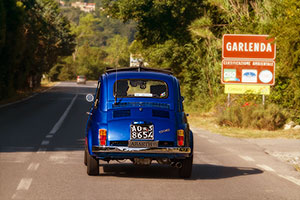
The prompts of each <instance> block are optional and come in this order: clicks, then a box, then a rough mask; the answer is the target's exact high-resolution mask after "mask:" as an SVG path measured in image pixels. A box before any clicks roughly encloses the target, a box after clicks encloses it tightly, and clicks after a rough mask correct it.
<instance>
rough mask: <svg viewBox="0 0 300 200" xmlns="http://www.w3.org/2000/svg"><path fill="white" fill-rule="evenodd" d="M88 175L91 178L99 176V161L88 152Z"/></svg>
mask: <svg viewBox="0 0 300 200" xmlns="http://www.w3.org/2000/svg"><path fill="white" fill-rule="evenodd" d="M87 174H88V175H90V176H97V175H99V160H98V159H96V158H94V157H93V156H91V155H90V154H89V153H88V152H87Z"/></svg>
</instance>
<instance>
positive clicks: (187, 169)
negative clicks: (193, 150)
mask: <svg viewBox="0 0 300 200" xmlns="http://www.w3.org/2000/svg"><path fill="white" fill-rule="evenodd" d="M192 169H193V156H191V157H188V158H186V159H185V160H183V161H182V167H181V168H180V169H179V177H180V178H190V177H191V175H192Z"/></svg>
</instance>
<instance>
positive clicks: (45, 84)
mask: <svg viewBox="0 0 300 200" xmlns="http://www.w3.org/2000/svg"><path fill="white" fill-rule="evenodd" d="M56 83H57V82H49V81H46V80H44V81H42V82H41V86H40V87H38V88H35V89H33V90H30V89H28V90H18V91H16V93H15V94H14V95H13V96H11V97H8V98H5V99H3V100H1V101H0V105H5V104H9V103H13V102H16V101H20V100H22V99H25V98H27V97H29V96H31V95H33V94H35V93H39V92H42V91H44V90H46V89H48V88H50V87H52V86H54V85H55V84H56Z"/></svg>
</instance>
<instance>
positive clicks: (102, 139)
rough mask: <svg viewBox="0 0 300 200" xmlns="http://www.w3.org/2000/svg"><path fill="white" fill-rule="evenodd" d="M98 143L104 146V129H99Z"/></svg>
mask: <svg viewBox="0 0 300 200" xmlns="http://www.w3.org/2000/svg"><path fill="white" fill-rule="evenodd" d="M99 143H100V146H105V145H106V129H99Z"/></svg>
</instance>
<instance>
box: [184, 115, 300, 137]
mask: <svg viewBox="0 0 300 200" xmlns="http://www.w3.org/2000/svg"><path fill="white" fill-rule="evenodd" d="M188 121H189V123H190V125H191V126H192V127H196V128H202V129H206V130H209V131H211V132H213V133H217V134H221V135H224V136H229V137H236V138H288V139H300V130H283V129H280V130H276V131H267V130H256V129H250V128H236V127H227V126H218V125H217V118H216V117H215V116H214V115H213V114H212V113H204V114H199V113H193V112H192V113H189V116H188Z"/></svg>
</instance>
